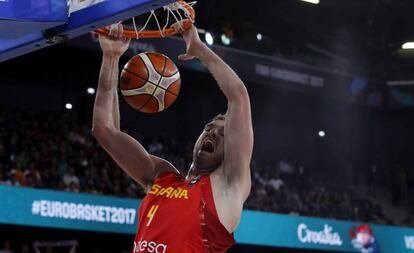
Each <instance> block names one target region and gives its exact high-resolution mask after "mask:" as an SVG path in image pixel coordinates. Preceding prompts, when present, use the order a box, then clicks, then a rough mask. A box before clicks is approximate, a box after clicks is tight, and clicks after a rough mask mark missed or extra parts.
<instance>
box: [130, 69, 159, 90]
mask: <svg viewBox="0 0 414 253" xmlns="http://www.w3.org/2000/svg"><path fill="white" fill-rule="evenodd" d="M123 70H124V71H125V72H128V73H129V74H131V75H133V76H135V77H138V78H140V79H141V80H143V81H145V83H144V85H142V87H144V86H145V84H146V83H150V84H152V85H155V86H157V84H155V83H153V82H151V81H150V80H149V79H148V80H145V79H144V78H142V77H140V76H138V75H137V74H135V73H133V72H131V71H130V70H128V69H126V68H125V69H123ZM135 89H137V88H132V89H122V90H135Z"/></svg>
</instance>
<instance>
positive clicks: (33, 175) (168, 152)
mask: <svg viewBox="0 0 414 253" xmlns="http://www.w3.org/2000/svg"><path fill="white" fill-rule="evenodd" d="M129 134H130V135H132V136H133V137H135V138H136V139H138V140H139V141H140V142H141V143H143V145H144V146H145V147H146V148H147V150H148V151H149V152H150V153H152V154H154V155H158V156H161V157H163V158H165V159H167V160H168V161H170V162H171V163H172V164H174V165H175V166H176V167H177V168H179V169H183V168H188V167H189V165H190V162H191V158H192V144H191V143H186V144H184V145H182V144H181V143H179V142H177V141H176V140H173V139H171V138H167V137H162V136H161V137H158V138H150V139H148V140H146V139H144V138H142V137H141V136H140V135H139V134H138V133H136V132H129ZM0 140H1V141H0V184H3V185H13V186H23V187H34V188H49V189H57V190H62V191H71V192H85V193H93V194H105V195H115V196H121V197H142V196H143V195H144V193H143V191H142V190H141V189H140V187H138V186H137V184H136V183H134V182H133V181H132V180H131V179H130V178H129V177H128V176H126V174H125V173H123V172H122V171H121V170H120V169H119V168H116V165H115V163H114V162H113V161H112V159H111V158H110V157H109V156H108V155H107V154H106V153H105V152H104V150H103V149H102V148H100V147H99V146H98V144H97V142H96V141H95V139H94V138H93V136H92V135H91V132H90V128H89V127H87V126H83V125H81V124H79V123H77V122H76V120H74V119H72V118H71V117H70V116H69V115H65V114H53V113H48V114H38V113H32V112H22V111H12V112H11V111H8V110H5V109H0ZM252 177H253V187H252V191H251V196H250V197H249V199H248V201H247V203H246V207H247V208H248V209H254V210H262V211H269V212H278V213H286V214H292V215H308V216H317V217H324V218H335V219H343V220H355V221H363V222H373V223H380V224H390V223H392V222H391V220H389V219H387V218H386V217H385V215H384V214H383V211H382V208H381V206H380V205H378V204H374V203H372V201H370V200H368V199H364V198H361V197H360V196H358V194H356V193H355V192H353V191H351V190H349V189H346V188H337V187H333V186H329V185H327V184H324V183H323V182H321V181H319V180H317V179H315V178H312V177H311V176H309V175H306V173H305V169H304V168H303V167H302V166H299V167H296V168H295V167H294V166H292V165H291V164H289V163H288V162H283V161H281V162H279V164H277V165H275V166H259V165H258V164H256V163H255V162H253V163H252Z"/></svg>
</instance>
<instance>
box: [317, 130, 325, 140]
mask: <svg viewBox="0 0 414 253" xmlns="http://www.w3.org/2000/svg"><path fill="white" fill-rule="evenodd" d="M318 135H319V137H321V138H323V137H325V135H326V133H325V131H322V130H321V131H319V133H318Z"/></svg>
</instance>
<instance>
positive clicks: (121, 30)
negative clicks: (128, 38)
mask: <svg viewBox="0 0 414 253" xmlns="http://www.w3.org/2000/svg"><path fill="white" fill-rule="evenodd" d="M117 30H118V33H117V38H122V33H123V32H124V27H123V26H122V24H121V23H118V24H117Z"/></svg>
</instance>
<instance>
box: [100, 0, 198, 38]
mask: <svg viewBox="0 0 414 253" xmlns="http://www.w3.org/2000/svg"><path fill="white" fill-rule="evenodd" d="M177 2H178V3H179V4H181V6H182V7H183V8H185V9H186V10H187V12H188V15H189V17H188V18H187V19H186V20H184V22H183V23H182V27H183V29H184V30H188V29H190V27H191V25H192V24H193V21H194V20H195V11H194V9H193V7H191V6H190V5H189V4H187V3H186V2H185V1H184V0H178V1H177ZM94 32H95V33H97V34H102V35H108V33H109V29H107V28H99V29H97V30H95V31H94ZM177 33H179V32H178V31H176V30H175V29H174V28H172V27H170V28H166V29H163V30H162V32H161V30H144V31H138V33H137V32H136V31H135V30H124V32H123V35H124V37H126V38H132V39H136V38H139V39H153V38H160V37H168V36H173V35H176V34H177Z"/></svg>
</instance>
